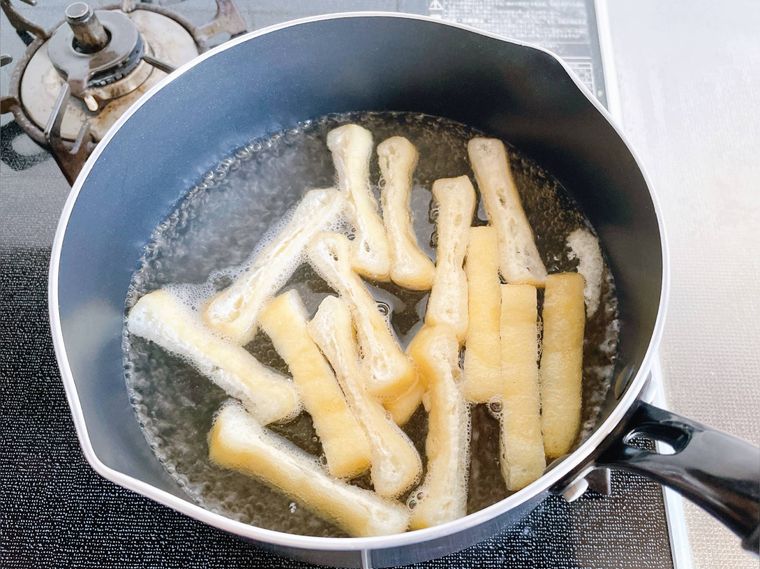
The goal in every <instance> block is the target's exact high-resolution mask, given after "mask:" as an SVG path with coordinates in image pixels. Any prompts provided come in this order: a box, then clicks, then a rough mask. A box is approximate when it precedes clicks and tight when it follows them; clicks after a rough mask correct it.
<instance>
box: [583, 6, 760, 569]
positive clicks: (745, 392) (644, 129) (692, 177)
mask: <svg viewBox="0 0 760 569" xmlns="http://www.w3.org/2000/svg"><path fill="white" fill-rule="evenodd" d="M598 6H599V13H600V15H601V20H600V32H601V36H602V38H603V45H602V50H603V52H605V55H606V56H608V62H609V63H611V65H610V66H607V67H608V68H607V69H606V72H607V74H608V75H607V76H608V80H611V81H612V82H616V85H611V86H609V87H612V89H609V87H608V95H609V96H611V100H610V103H611V105H610V106H611V108H612V110H613V112H615V113H616V114H617V115H618V116H619V118H620V120H621V122H622V125H623V128H624V130H625V132H626V133H627V134H628V136H629V139H630V141H631V142H632V144H633V146H634V148H635V149H636V151H637V153H638V154H639V156H640V158H641V160H642V161H643V164H644V167H645V169H646V170H647V172H648V173H649V175H650V177H651V179H652V182H653V184H654V189H655V192H656V194H657V197H658V199H659V202H660V204H661V206H662V212H663V216H664V221H665V228H666V235H667V239H668V242H669V248H670V255H671V273H672V287H671V295H670V305H669V308H668V313H667V321H666V327H665V335H664V339H663V343H662V348H661V353H660V355H661V360H662V366H663V372H664V381H665V389H666V397H667V400H668V404H669V407H670V408H671V409H672V410H674V411H676V412H678V413H681V414H684V415H686V416H688V417H690V418H692V419H694V420H697V421H700V422H702V423H706V424H708V425H712V426H713V427H716V428H718V429H722V430H724V431H727V432H729V433H732V434H735V435H737V436H739V437H742V438H744V439H747V440H749V441H750V442H752V443H753V444H755V445H758V444H760V2H758V1H756V0H755V1H753V0H728V1H726V2H720V3H718V2H714V1H710V0H669V1H668V2H663V1H662V0H636V1H635V2H634V1H629V0H598ZM605 20H606V21H605ZM609 56H611V57H609ZM615 87H616V89H615ZM615 91H617V93H615ZM685 510H686V520H687V526H688V534H689V543H690V547H691V553H692V558H693V566H694V567H695V568H697V569H702V568H710V569H715V568H726V569H729V568H730V569H741V568H747V569H757V567H758V560H757V558H754V557H752V556H751V555H749V554H748V553H745V552H743V551H742V550H741V549H740V547H739V543H738V540H737V538H736V537H734V536H733V534H731V533H730V532H729V531H728V530H727V529H725V528H724V527H722V526H721V525H720V524H719V523H718V522H716V521H715V520H713V519H712V518H711V517H710V516H708V515H707V514H705V513H704V512H702V511H701V510H699V509H698V508H697V507H696V506H693V505H691V504H686V506H685Z"/></svg>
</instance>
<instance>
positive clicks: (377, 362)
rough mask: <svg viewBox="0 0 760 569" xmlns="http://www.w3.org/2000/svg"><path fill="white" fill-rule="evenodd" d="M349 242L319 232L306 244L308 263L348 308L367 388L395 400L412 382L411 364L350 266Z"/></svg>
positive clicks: (374, 393) (383, 397)
mask: <svg viewBox="0 0 760 569" xmlns="http://www.w3.org/2000/svg"><path fill="white" fill-rule="evenodd" d="M349 243H350V242H349V241H348V239H347V238H346V237H345V236H344V235H340V234H338V233H321V234H319V235H317V236H316V237H315V238H314V239H313V240H312V242H311V244H310V245H309V247H308V251H307V253H308V256H309V262H310V263H311V265H312V266H313V267H314V269H315V270H316V271H317V273H319V275H320V276H321V277H322V278H323V279H325V281H327V284H329V285H330V286H331V287H332V288H333V289H334V290H335V291H336V292H337V293H338V294H339V295H340V296H341V298H343V300H345V301H346V302H347V303H348V306H349V307H350V309H351V314H352V316H353V318H354V322H355V323H356V330H357V335H358V337H359V345H360V347H361V354H362V365H363V367H364V370H365V377H366V378H367V389H368V390H369V392H370V393H371V394H372V395H373V396H375V397H378V398H380V399H384V400H386V399H387V400H391V399H395V398H397V397H398V396H399V395H402V394H404V393H406V391H407V390H408V389H409V388H410V387H411V386H412V384H413V383H414V381H415V379H416V374H415V371H414V367H413V366H412V363H411V362H410V361H409V358H407V357H406V355H405V354H404V352H403V351H402V350H401V347H400V346H399V344H398V341H397V340H396V338H395V337H394V336H393V333H392V332H391V329H390V327H389V326H388V323H387V321H386V320H385V318H384V317H383V315H382V314H380V311H379V310H378V309H377V304H376V303H375V300H374V299H373V298H372V295H370V293H369V291H368V290H367V288H366V287H365V286H364V283H363V282H362V280H361V279H360V278H359V276H358V275H357V274H356V273H355V272H354V271H353V269H352V268H351V261H350V253H349Z"/></svg>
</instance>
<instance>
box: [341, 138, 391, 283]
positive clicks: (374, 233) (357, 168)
mask: <svg viewBox="0 0 760 569" xmlns="http://www.w3.org/2000/svg"><path fill="white" fill-rule="evenodd" d="M327 147H328V148H329V149H330V152H332V157H333V163H334V164H335V171H336V173H337V175H338V187H339V188H340V189H341V190H342V191H343V192H344V193H345V194H346V196H347V197H348V200H349V202H350V203H351V204H352V206H353V211H352V217H353V219H352V221H353V224H354V227H355V228H356V239H354V241H353V242H352V243H351V265H352V266H353V268H354V270H355V271H356V272H357V273H359V274H361V275H364V276H365V277H367V278H370V279H373V280H377V281H387V280H388V279H389V277H390V270H391V256H390V246H389V244H388V237H387V235H386V234H385V227H384V226H383V220H382V219H381V218H380V214H379V213H378V210H377V201H376V200H375V196H374V195H373V194H372V188H371V187H370V184H369V160H370V157H371V156H372V133H371V132H370V131H368V130H367V129H366V128H362V127H360V126H359V125H356V124H347V125H343V126H341V127H338V128H336V129H333V130H331V131H330V132H329V133H327Z"/></svg>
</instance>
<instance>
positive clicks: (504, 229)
mask: <svg viewBox="0 0 760 569" xmlns="http://www.w3.org/2000/svg"><path fill="white" fill-rule="evenodd" d="M467 151H468V153H469V155H470V163H471V164H472V169H473V171H474V172H475V178H476V180H477V182H478V188H479V189H480V195H481V197H482V199H483V205H484V206H485V210H486V214H487V215H488V219H489V221H490V222H491V224H492V225H493V226H494V227H495V228H496V231H497V233H498V235H499V255H500V258H501V261H500V268H501V275H502V276H503V277H504V279H505V280H506V281H507V282H508V283H510V284H532V285H535V286H543V284H544V280H545V279H546V267H544V262H543V261H542V260H541V255H540V254H539V252H538V248H537V247H536V242H535V241H534V239H533V230H532V229H531V227H530V223H528V218H527V217H526V216H525V211H523V207H522V202H521V201H520V194H519V193H518V191H517V186H516V185H515V181H514V179H513V178H512V172H511V170H510V168H509V159H508V157H507V151H506V148H504V143H503V142H502V141H501V140H498V139H495V138H473V139H472V140H470V142H469V144H468V145H467Z"/></svg>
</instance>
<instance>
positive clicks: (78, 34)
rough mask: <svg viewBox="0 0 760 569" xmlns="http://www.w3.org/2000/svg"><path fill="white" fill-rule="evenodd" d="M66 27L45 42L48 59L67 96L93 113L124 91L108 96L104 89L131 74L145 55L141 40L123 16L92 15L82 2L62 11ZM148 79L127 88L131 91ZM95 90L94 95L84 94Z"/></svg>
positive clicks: (93, 13) (143, 75)
mask: <svg viewBox="0 0 760 569" xmlns="http://www.w3.org/2000/svg"><path fill="white" fill-rule="evenodd" d="M66 21H67V23H68V25H67V26H61V27H59V28H58V29H57V30H56V31H55V33H54V34H53V36H52V37H51V38H50V41H49V42H48V48H47V51H48V56H49V57H50V61H51V63H52V64H53V66H54V67H55V68H56V70H57V71H58V73H60V74H61V77H62V78H63V79H64V80H65V81H67V82H68V84H69V86H70V87H71V94H72V95H74V96H75V97H77V98H79V99H82V100H83V101H84V102H85V104H86V105H87V108H88V109H89V110H90V111H92V112H95V111H97V110H98V109H99V108H100V106H101V105H102V104H103V103H104V102H105V101H107V100H108V99H112V98H115V97H119V96H122V95H124V94H126V93H125V92H124V90H123V89H122V90H117V91H116V92H115V93H111V92H109V91H108V90H104V89H103V88H104V87H107V86H108V85H111V84H113V83H115V82H117V81H119V80H121V79H124V78H125V77H126V76H128V75H129V74H130V73H132V72H133V71H135V69H136V68H137V66H138V65H139V64H140V61H141V60H142V56H143V54H144V51H145V47H144V42H143V38H142V36H141V35H140V32H139V31H138V29H137V26H136V25H135V24H134V22H133V21H132V20H131V19H130V18H129V16H127V15H126V14H125V13H123V12H116V11H106V10H98V11H97V12H93V10H92V8H90V7H89V6H88V5H87V4H85V3H84V2H76V3H74V4H71V5H69V7H68V8H67V9H66ZM147 78H148V75H146V74H141V77H140V81H139V82H135V81H133V82H132V84H131V85H130V87H131V89H130V90H134V89H136V88H137V87H139V86H140V84H141V83H142V82H144V81H145V80H146V79H147ZM91 88H95V89H97V90H96V91H93V92H88V89H91Z"/></svg>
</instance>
